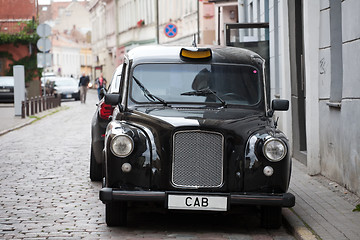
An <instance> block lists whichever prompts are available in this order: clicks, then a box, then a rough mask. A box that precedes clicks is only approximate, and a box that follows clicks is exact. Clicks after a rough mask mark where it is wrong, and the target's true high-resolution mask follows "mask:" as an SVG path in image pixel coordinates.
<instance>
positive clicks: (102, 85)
mask: <svg viewBox="0 0 360 240" xmlns="http://www.w3.org/2000/svg"><path fill="white" fill-rule="evenodd" d="M95 83H96V85H97V92H98V98H99V100H100V99H101V96H100V91H101V89H102V88H106V83H107V81H106V79H105V78H104V77H103V73H100V77H98V78H97V79H96V81H95Z"/></svg>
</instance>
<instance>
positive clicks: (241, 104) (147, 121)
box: [100, 46, 295, 228]
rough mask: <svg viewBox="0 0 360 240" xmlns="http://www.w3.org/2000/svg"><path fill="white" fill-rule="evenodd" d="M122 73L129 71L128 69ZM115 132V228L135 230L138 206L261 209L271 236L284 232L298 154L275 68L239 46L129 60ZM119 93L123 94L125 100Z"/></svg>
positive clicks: (108, 144)
mask: <svg viewBox="0 0 360 240" xmlns="http://www.w3.org/2000/svg"><path fill="white" fill-rule="evenodd" d="M119 72H120V70H119ZM123 73H126V74H122V77H121V79H120V86H119V94H114V95H110V96H108V97H105V104H108V105H113V106H115V109H114V110H113V115H112V119H111V121H110V123H109V124H108V125H107V129H106V133H105V146H104V152H103V153H104V163H103V168H104V170H103V172H104V173H103V176H104V179H103V187H102V189H101V190H100V200H101V201H102V202H103V203H104V204H105V219H106V223H107V225H109V226H117V225H125V224H126V219H127V209H128V207H129V206H134V205H133V204H128V203H131V202H136V201H144V202H147V203H149V202H151V203H153V205H154V206H156V203H158V206H159V207H165V208H167V209H168V210H169V211H178V210H181V211H220V212H227V211H231V210H232V206H233V205H252V206H258V207H259V209H261V222H262V225H263V226H264V227H265V228H278V227H280V226H281V219H282V215H281V208H282V207H292V206H294V205H295V197H294V195H293V194H291V193H289V192H287V191H288V187H289V183H290V176H291V151H290V144H289V141H288V139H287V138H286V136H285V135H284V134H283V133H282V132H281V131H280V130H279V129H277V120H275V119H276V118H274V117H273V116H274V112H275V111H286V110H288V108H289V101H288V100H284V99H274V100H272V101H270V99H269V98H270V96H268V95H267V93H266V91H265V89H267V88H266V81H265V60H264V59H263V58H262V57H261V56H260V55H258V54H256V53H254V52H252V51H249V50H245V49H241V48H233V47H221V46H213V47H211V48H196V47H176V46H143V47H138V48H134V49H131V50H130V51H129V52H128V53H127V54H126V55H125V59H124V67H123ZM116 95H117V96H116Z"/></svg>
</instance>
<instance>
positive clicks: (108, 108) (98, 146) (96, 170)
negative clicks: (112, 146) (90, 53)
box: [90, 65, 122, 181]
mask: <svg viewBox="0 0 360 240" xmlns="http://www.w3.org/2000/svg"><path fill="white" fill-rule="evenodd" d="M121 70H122V65H120V66H119V67H118V68H116V70H115V72H114V75H113V77H112V79H111V81H110V84H109V88H108V90H106V89H104V88H103V89H102V90H101V94H102V95H103V97H102V98H101V100H100V101H99V103H98V104H97V108H96V111H95V113H94V116H93V118H92V122H91V149H90V179H91V181H101V180H102V177H103V175H102V165H103V162H104V157H103V149H104V138H105V130H106V127H107V125H108V123H109V122H110V120H109V117H110V116H111V115H112V113H113V111H114V108H115V107H114V106H112V105H109V104H106V103H105V97H110V96H112V95H114V94H116V96H117V94H118V93H119V84H120V78H121Z"/></svg>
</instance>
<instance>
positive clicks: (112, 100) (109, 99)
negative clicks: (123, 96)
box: [104, 93, 120, 105]
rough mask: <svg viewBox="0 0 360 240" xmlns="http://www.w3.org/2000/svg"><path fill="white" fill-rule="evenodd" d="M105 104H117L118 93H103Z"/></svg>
mask: <svg viewBox="0 0 360 240" xmlns="http://www.w3.org/2000/svg"><path fill="white" fill-rule="evenodd" d="M104 97H105V104H109V105H117V104H118V103H119V98H120V94H118V93H108V94H105V96H104Z"/></svg>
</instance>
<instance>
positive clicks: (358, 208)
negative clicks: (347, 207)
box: [353, 204, 360, 212]
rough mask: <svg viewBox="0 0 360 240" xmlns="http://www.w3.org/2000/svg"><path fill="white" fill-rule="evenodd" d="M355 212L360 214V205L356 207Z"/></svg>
mask: <svg viewBox="0 0 360 240" xmlns="http://www.w3.org/2000/svg"><path fill="white" fill-rule="evenodd" d="M353 212H360V204H358V205H356V207H355V208H354V209H353Z"/></svg>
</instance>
